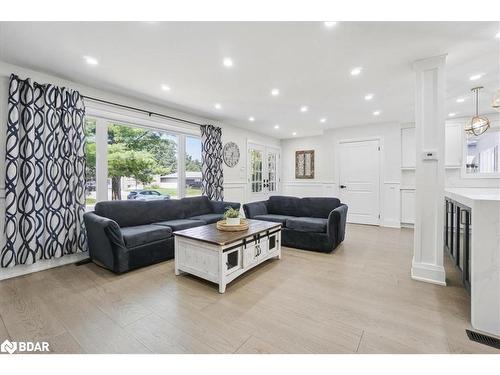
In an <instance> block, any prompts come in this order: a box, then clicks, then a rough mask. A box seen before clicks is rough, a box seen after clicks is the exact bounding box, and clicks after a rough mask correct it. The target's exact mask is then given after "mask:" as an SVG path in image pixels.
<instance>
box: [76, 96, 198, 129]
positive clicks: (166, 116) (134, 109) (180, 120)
mask: <svg viewBox="0 0 500 375" xmlns="http://www.w3.org/2000/svg"><path fill="white" fill-rule="evenodd" d="M82 97H83V98H85V99H88V100H92V101H94V102H99V103H105V104H109V105H114V106H115V107H121V108H127V109H130V110H132V111H137V112H142V113H146V114H147V115H148V116H149V117H151V116H157V117H163V118H168V119H169V120H174V121H179V122H184V123H186V124H191V125H197V126H202V125H203V124H199V123H197V122H194V121H189V120H185V119H182V118H179V117H174V116H168V115H164V114H162V113H157V112H151V111H147V110H145V109H141V108H137V107H132V106H129V105H124V104H119V103H114V102H110V101H108V100H103V99H98V98H93V97H91V96H86V95H82Z"/></svg>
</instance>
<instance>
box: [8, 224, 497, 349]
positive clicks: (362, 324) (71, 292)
mask: <svg viewBox="0 0 500 375" xmlns="http://www.w3.org/2000/svg"><path fill="white" fill-rule="evenodd" d="M347 233H348V234H347V239H346V241H345V242H344V243H343V245H341V246H340V247H339V248H338V249H337V250H336V251H335V252H334V253H332V254H320V253H313V252H308V251H300V250H294V249H288V248H284V249H283V253H284V254H283V258H282V260H281V261H278V260H272V261H269V262H267V263H265V264H263V265H261V266H259V267H257V268H256V269H254V270H253V271H251V272H250V273H248V274H246V275H244V276H243V277H241V278H239V279H237V280H236V281H234V282H233V283H231V284H230V285H229V286H228V288H227V292H226V294H224V295H220V294H219V293H218V292H217V287H216V285H214V284H211V283H208V282H205V281H203V280H200V279H197V278H195V277H191V276H186V275H183V276H178V277H176V276H175V275H174V263H173V261H168V262H164V263H162V264H158V265H154V266H151V267H147V268H144V269H141V270H137V271H134V272H130V273H128V274H125V275H121V276H116V275H114V274H112V273H110V272H108V271H106V270H104V269H101V268H99V267H97V266H95V265H93V264H87V265H83V266H78V267H77V266H74V265H69V266H63V267H59V268H54V269H51V270H48V271H43V272H39V273H35V274H31V275H27V276H23V277H18V278H15V279H10V280H4V281H1V282H0V318H1V319H0V340H1V341H3V340H4V338H6V337H8V338H9V339H11V340H45V341H48V342H49V343H50V346H51V350H52V351H54V352H59V353H499V352H500V351H498V350H495V349H492V348H489V347H487V346H483V345H480V344H476V343H473V342H470V341H469V340H468V338H467V336H466V334H465V331H464V330H465V328H469V323H468V322H469V318H470V316H469V315H470V312H469V303H470V301H469V297H468V295H467V293H466V291H465V289H464V288H462V287H461V286H460V284H459V282H458V279H457V272H456V271H455V270H454V268H453V266H452V265H451V264H450V262H449V260H448V258H447V257H446V261H447V265H446V266H447V275H448V276H447V277H448V283H449V285H448V286H447V287H440V286H436V285H431V284H426V283H422V282H417V281H413V280H411V279H410V264H411V253H412V243H413V242H412V239H413V231H412V230H409V229H401V230H397V229H388V228H378V227H370V226H359V225H349V226H348V230H347Z"/></svg>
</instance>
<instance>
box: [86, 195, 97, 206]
mask: <svg viewBox="0 0 500 375" xmlns="http://www.w3.org/2000/svg"><path fill="white" fill-rule="evenodd" d="M96 202H97V200H96V199H95V198H91V197H87V198H86V199H85V204H86V205H87V206H89V205H93V204H95V203H96Z"/></svg>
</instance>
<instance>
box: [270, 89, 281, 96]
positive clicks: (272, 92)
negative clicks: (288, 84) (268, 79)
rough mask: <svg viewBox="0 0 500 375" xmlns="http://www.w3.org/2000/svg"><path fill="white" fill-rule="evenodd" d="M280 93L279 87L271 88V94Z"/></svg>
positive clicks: (276, 94)
mask: <svg viewBox="0 0 500 375" xmlns="http://www.w3.org/2000/svg"><path fill="white" fill-rule="evenodd" d="M279 94H280V89H272V90H271V95H272V96H278V95H279Z"/></svg>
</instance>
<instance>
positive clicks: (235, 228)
mask: <svg viewBox="0 0 500 375" xmlns="http://www.w3.org/2000/svg"><path fill="white" fill-rule="evenodd" d="M217 229H218V230H222V231H225V232H240V231H244V230H247V229H248V221H246V220H245V219H241V220H240V224H239V225H227V224H226V220H220V221H218V222H217Z"/></svg>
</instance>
